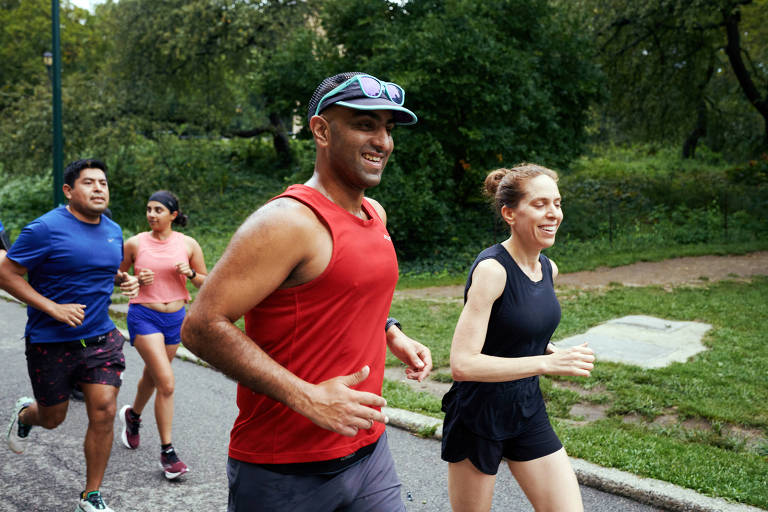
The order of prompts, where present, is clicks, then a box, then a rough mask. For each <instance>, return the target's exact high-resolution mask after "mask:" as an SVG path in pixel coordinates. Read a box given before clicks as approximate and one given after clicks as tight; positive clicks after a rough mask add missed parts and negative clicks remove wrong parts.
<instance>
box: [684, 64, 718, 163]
mask: <svg viewBox="0 0 768 512" xmlns="http://www.w3.org/2000/svg"><path fill="white" fill-rule="evenodd" d="M714 73H715V56H714V54H712V55H710V59H709V66H708V67H707V73H706V75H705V76H704V79H703V80H702V81H701V83H700V84H699V107H698V108H697V109H696V126H695V127H694V128H693V130H692V131H691V133H690V134H689V135H688V137H686V139H685V142H684V143H683V158H695V157H696V146H698V144H699V139H701V138H702V137H704V136H705V135H706V134H707V101H706V97H705V95H704V91H705V90H706V89H707V85H708V84H709V81H710V80H711V79H712V75H713V74H714Z"/></svg>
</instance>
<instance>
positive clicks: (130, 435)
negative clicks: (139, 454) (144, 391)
mask: <svg viewBox="0 0 768 512" xmlns="http://www.w3.org/2000/svg"><path fill="white" fill-rule="evenodd" d="M120 420H121V421H122V422H123V431H122V433H121V434H120V439H122V440H123V444H124V445H125V447H126V448H130V449H131V450H135V449H136V448H138V447H139V429H140V428H141V418H136V419H134V416H133V409H131V406H130V405H124V406H123V408H122V409H120Z"/></svg>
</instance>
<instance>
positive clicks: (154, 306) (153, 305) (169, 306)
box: [142, 299, 185, 313]
mask: <svg viewBox="0 0 768 512" xmlns="http://www.w3.org/2000/svg"><path fill="white" fill-rule="evenodd" d="M184 302H185V301H184V300H183V299H179V300H174V301H171V302H147V303H144V304H142V306H144V307H145V308H149V309H151V310H153V311H158V312H160V313H175V312H176V311H178V310H180V309H181V308H183V307H184Z"/></svg>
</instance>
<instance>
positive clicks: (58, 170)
mask: <svg viewBox="0 0 768 512" xmlns="http://www.w3.org/2000/svg"><path fill="white" fill-rule="evenodd" d="M51 36H52V43H53V44H52V46H53V53H51V52H45V53H44V54H43V64H45V67H46V69H47V70H48V77H49V78H50V80H51V89H52V92H53V207H54V208H56V207H57V206H59V205H61V204H64V191H63V190H62V186H63V185H64V165H63V157H62V153H63V147H64V141H63V135H62V132H63V129H62V121H61V35H60V21H59V0H51Z"/></svg>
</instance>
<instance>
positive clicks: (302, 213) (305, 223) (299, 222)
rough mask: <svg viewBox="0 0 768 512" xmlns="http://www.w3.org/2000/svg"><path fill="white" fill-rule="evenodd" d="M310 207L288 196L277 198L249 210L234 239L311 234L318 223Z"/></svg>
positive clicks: (292, 237) (250, 239)
mask: <svg viewBox="0 0 768 512" xmlns="http://www.w3.org/2000/svg"><path fill="white" fill-rule="evenodd" d="M320 225H321V224H320V221H319V219H318V218H317V216H316V215H315V214H314V212H313V211H312V209H311V208H309V207H308V206H307V205H305V204H304V203H302V202H301V201H297V200H295V199H292V198H290V197H280V198H278V199H275V200H273V201H270V202H268V203H266V204H265V205H263V206H261V207H260V208H259V209H258V210H256V211H255V212H253V213H252V214H251V215H250V216H249V217H248V218H247V219H246V220H245V222H243V224H242V225H241V226H240V228H239V229H238V230H237V232H236V233H235V236H234V238H233V241H235V240H236V239H248V240H249V243H251V241H256V242H257V243H258V241H259V240H262V239H268V240H270V241H271V242H277V241H281V240H285V241H287V242H290V241H291V240H292V239H293V240H294V241H295V237H303V236H307V235H311V234H312V232H314V231H316V230H317V228H318V226H320Z"/></svg>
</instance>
